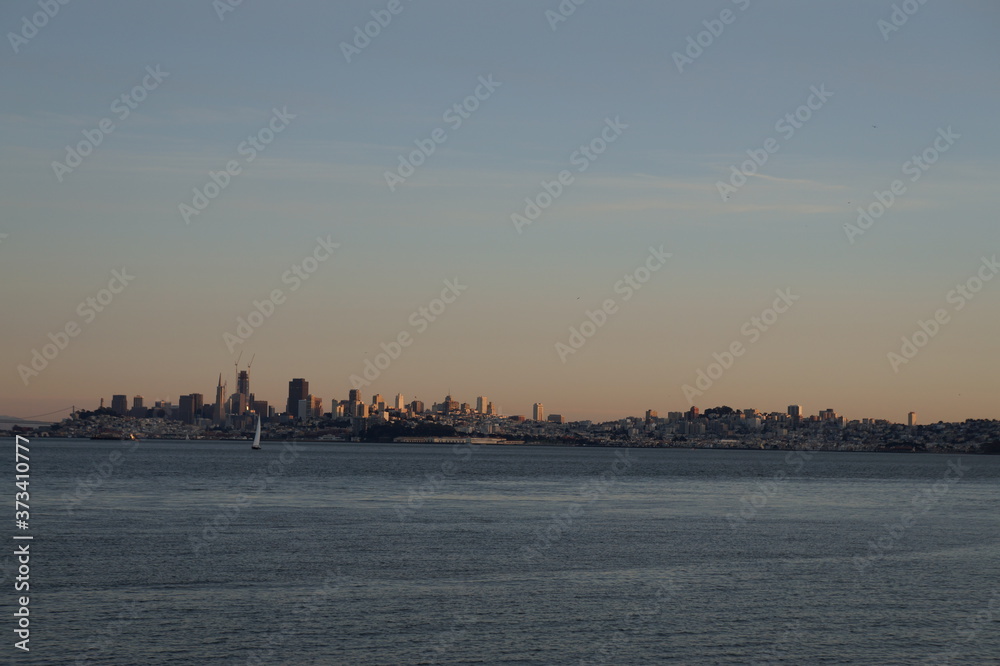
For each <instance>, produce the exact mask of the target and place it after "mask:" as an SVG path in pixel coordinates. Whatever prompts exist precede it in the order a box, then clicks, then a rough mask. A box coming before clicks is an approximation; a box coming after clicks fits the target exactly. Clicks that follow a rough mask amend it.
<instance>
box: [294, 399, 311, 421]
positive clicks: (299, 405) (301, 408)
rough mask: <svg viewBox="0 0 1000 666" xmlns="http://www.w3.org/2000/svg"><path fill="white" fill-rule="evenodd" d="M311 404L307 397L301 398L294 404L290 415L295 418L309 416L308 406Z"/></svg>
mask: <svg viewBox="0 0 1000 666" xmlns="http://www.w3.org/2000/svg"><path fill="white" fill-rule="evenodd" d="M311 406H312V401H311V400H310V399H309V398H308V396H307V397H305V398H302V399H301V400H299V401H298V402H296V404H295V411H294V412H292V416H294V417H295V418H297V419H303V420H304V419H307V418H309V408H310V407H311Z"/></svg>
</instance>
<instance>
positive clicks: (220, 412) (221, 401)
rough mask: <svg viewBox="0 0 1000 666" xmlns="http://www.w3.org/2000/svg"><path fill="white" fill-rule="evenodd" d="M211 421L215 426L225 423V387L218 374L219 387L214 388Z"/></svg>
mask: <svg viewBox="0 0 1000 666" xmlns="http://www.w3.org/2000/svg"><path fill="white" fill-rule="evenodd" d="M212 420H213V421H215V423H216V424H220V423H225V421H226V385H225V384H223V383H222V374H221V373H220V374H219V385H218V386H217V387H215V412H214V413H213V414H212Z"/></svg>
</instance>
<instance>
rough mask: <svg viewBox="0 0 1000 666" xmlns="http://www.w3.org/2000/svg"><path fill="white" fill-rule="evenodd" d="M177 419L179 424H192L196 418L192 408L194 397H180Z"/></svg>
mask: <svg viewBox="0 0 1000 666" xmlns="http://www.w3.org/2000/svg"><path fill="white" fill-rule="evenodd" d="M177 418H179V419H180V421H181V423H187V424H192V423H194V420H195V418H197V417H196V411H195V408H194V395H182V396H181V397H180V408H179V409H178V411H177Z"/></svg>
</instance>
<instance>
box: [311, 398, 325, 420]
mask: <svg viewBox="0 0 1000 666" xmlns="http://www.w3.org/2000/svg"><path fill="white" fill-rule="evenodd" d="M309 399H310V400H312V409H311V410H310V411H311V413H312V417H313V418H315V419H320V418H323V398H320V397H318V396H309Z"/></svg>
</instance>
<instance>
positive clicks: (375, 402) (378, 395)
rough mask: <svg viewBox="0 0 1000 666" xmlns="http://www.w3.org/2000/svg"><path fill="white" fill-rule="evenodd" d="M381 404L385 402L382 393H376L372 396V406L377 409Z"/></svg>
mask: <svg viewBox="0 0 1000 666" xmlns="http://www.w3.org/2000/svg"><path fill="white" fill-rule="evenodd" d="M380 402H385V399H383V398H382V394H381V393H376V394H375V395H373V396H372V404H373V405H375V406H376V407H378V404H379V403H380Z"/></svg>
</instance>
